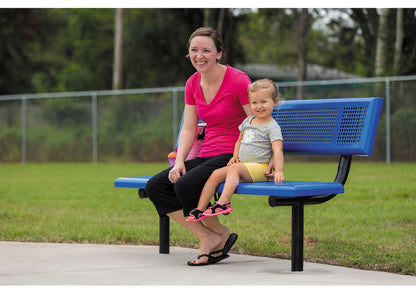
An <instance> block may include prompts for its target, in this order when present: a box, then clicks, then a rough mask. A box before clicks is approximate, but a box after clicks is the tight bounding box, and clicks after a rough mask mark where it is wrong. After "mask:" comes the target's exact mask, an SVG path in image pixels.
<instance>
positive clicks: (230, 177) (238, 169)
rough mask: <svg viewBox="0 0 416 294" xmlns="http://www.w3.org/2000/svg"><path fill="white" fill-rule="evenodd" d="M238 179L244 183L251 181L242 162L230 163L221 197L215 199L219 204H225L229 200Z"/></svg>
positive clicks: (238, 181)
mask: <svg viewBox="0 0 416 294" xmlns="http://www.w3.org/2000/svg"><path fill="white" fill-rule="evenodd" d="M240 180H241V181H242V182H246V183H250V182H252V181H253V180H252V179H251V176H250V173H249V172H248V170H247V167H246V166H245V165H244V164H243V163H236V164H233V165H231V166H230V167H229V168H228V170H227V175H226V178H225V184H224V189H223V191H222V194H221V197H220V199H218V201H217V202H218V203H219V204H226V203H228V202H229V201H230V200H231V197H232V196H233V194H234V191H235V189H237V186H238V184H239V183H240Z"/></svg>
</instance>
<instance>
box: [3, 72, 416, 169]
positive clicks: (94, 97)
mask: <svg viewBox="0 0 416 294" xmlns="http://www.w3.org/2000/svg"><path fill="white" fill-rule="evenodd" d="M415 80H416V76H400V77H398V76H396V77H377V78H359V79H338V80H317V81H304V82H299V81H293V82H292V81H291V82H278V83H277V85H278V87H279V90H280V91H283V92H286V91H288V92H290V91H292V92H293V91H294V90H293V89H296V88H297V87H301V86H305V87H313V86H318V87H322V86H329V85H352V84H365V83H384V84H385V87H384V97H383V96H382V97H383V98H384V99H385V102H384V106H385V129H386V133H385V136H386V146H385V149H386V154H385V161H386V163H390V162H391V130H390V128H391V126H390V120H391V117H390V113H391V93H390V89H391V87H390V84H391V83H392V82H399V81H415ZM180 92H184V87H164V88H142V89H126V90H104V91H78V92H58V93H38V94H18V95H0V102H2V101H12V100H21V162H22V163H26V162H27V152H28V149H27V136H28V134H27V124H28V119H27V109H28V108H27V100H30V99H46V98H74V97H85V98H90V99H91V132H92V136H91V138H92V162H97V161H98V143H97V142H98V109H97V104H98V99H99V97H101V96H124V95H135V94H154V93H156V94H160V93H171V103H172V142H173V143H172V144H173V146H172V147H174V145H175V143H176V139H177V138H176V137H177V133H178V117H179V115H178V111H179V105H178V104H179V102H180V100H179V99H178V95H179V93H180ZM366 96H368V95H366ZM374 96H380V95H374ZM356 97H360V96H356ZM361 97H363V96H361ZM285 98H286V97H285V95H283V99H285ZM321 98H337V97H321ZM339 98H341V97H339ZM182 100H183V99H182ZM181 102H182V101H181ZM0 106H1V104H0ZM181 110H182V109H181Z"/></svg>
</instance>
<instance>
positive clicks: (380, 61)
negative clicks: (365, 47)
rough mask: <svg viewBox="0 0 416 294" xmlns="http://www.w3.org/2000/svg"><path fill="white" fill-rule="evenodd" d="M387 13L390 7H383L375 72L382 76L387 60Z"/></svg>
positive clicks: (379, 25)
mask: <svg viewBox="0 0 416 294" xmlns="http://www.w3.org/2000/svg"><path fill="white" fill-rule="evenodd" d="M387 14H388V8H383V9H381V15H380V18H379V24H378V33H377V47H376V61H375V68H374V74H375V75H376V76H381V75H382V74H383V73H384V72H385V60H386V39H387Z"/></svg>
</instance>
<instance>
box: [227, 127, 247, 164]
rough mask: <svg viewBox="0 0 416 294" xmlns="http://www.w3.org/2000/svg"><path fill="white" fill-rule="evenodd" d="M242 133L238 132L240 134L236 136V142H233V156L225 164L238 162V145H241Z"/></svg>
mask: <svg viewBox="0 0 416 294" xmlns="http://www.w3.org/2000/svg"><path fill="white" fill-rule="evenodd" d="M243 134H244V133H243V132H240V136H239V137H238V139H237V142H235V145H234V154H233V157H231V159H230V161H229V162H228V164H227V166H230V165H233V164H234V163H239V160H238V154H239V152H240V145H241V140H243Z"/></svg>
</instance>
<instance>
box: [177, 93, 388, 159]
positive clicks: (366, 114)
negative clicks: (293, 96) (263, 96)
mask: <svg viewBox="0 0 416 294" xmlns="http://www.w3.org/2000/svg"><path fill="white" fill-rule="evenodd" d="M382 106H383V98H380V97H372V98H335V99H310V100H286V101H281V102H279V104H278V105H277V106H276V107H275V108H274V109H273V113H272V116H273V118H274V119H275V120H276V121H277V123H278V124H279V125H280V127H281V129H282V135H283V150H284V152H285V153H290V154H321V155H368V156H370V155H371V154H372V152H373V147H374V141H375V137H376V133H377V127H378V122H379V120H380V114H381V109H382ZM201 122H202V121H201V120H200V123H201ZM182 123H183V116H182V122H181V127H182ZM179 132H180V129H179ZM176 146H177V145H176Z"/></svg>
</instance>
